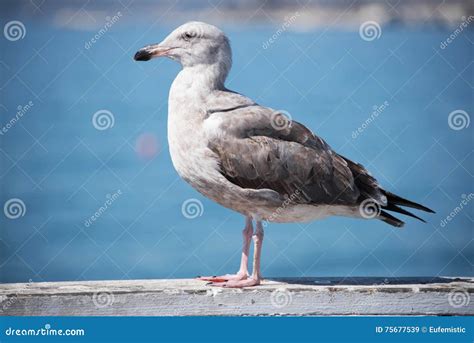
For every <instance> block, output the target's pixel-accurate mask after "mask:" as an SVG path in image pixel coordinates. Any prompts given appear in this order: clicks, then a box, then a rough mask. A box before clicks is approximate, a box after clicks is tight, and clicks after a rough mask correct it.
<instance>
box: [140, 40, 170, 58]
mask: <svg viewBox="0 0 474 343" xmlns="http://www.w3.org/2000/svg"><path fill="white" fill-rule="evenodd" d="M172 49H174V48H170V47H166V46H162V45H160V44H155V45H148V46H146V47H144V48H141V49H140V50H138V51H137V52H136V53H135V56H134V57H133V59H134V60H135V61H149V60H151V59H152V58H155V57H161V56H168V52H169V51H170V50H172Z"/></svg>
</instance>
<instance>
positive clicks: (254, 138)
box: [210, 106, 379, 205]
mask: <svg viewBox="0 0 474 343" xmlns="http://www.w3.org/2000/svg"><path fill="white" fill-rule="evenodd" d="M274 114H275V112H273V111H271V110H270V109H267V108H263V107H260V106H253V107H248V108H243V109H238V110H236V111H232V112H231V113H225V114H219V116H220V120H221V121H222V124H221V126H220V129H221V130H222V131H223V132H224V133H223V134H221V135H219V136H217V137H216V138H215V139H212V141H211V143H210V148H211V149H212V150H213V151H214V152H215V153H216V154H217V156H218V158H219V161H220V167H221V172H222V174H223V175H224V176H225V177H226V178H227V179H228V180H230V181H231V182H233V183H234V184H236V185H238V186H240V187H242V188H252V189H264V188H267V189H272V190H274V191H276V192H278V193H279V194H282V195H283V196H285V195H286V196H288V197H292V198H293V199H295V198H296V202H298V203H307V204H311V203H312V204H334V205H339V204H341V205H355V204H357V203H358V199H359V197H360V195H361V190H360V189H359V188H360V185H363V184H364V185H365V183H366V181H367V180H369V181H370V182H369V183H368V185H367V187H366V188H367V189H365V188H364V189H363V191H364V193H374V194H376V193H379V191H378V190H377V189H378V185H377V184H376V181H375V179H373V178H371V177H370V176H369V175H368V173H367V172H366V171H365V169H363V167H362V166H360V165H356V164H354V163H353V162H351V161H349V160H346V159H345V158H344V157H342V156H340V155H338V154H337V153H335V152H334V151H332V150H331V148H330V147H329V145H328V144H326V143H325V142H324V141H323V140H322V139H321V138H319V137H317V136H316V135H314V134H313V133H312V132H311V131H310V130H308V129H307V128H306V127H305V126H303V125H302V124H300V123H298V122H295V121H288V123H287V124H286V125H284V126H282V127H279V126H278V125H275V117H274ZM272 124H273V125H272ZM357 168H359V169H357ZM360 168H362V169H360ZM364 171H365V173H364ZM355 177H360V178H361V179H364V177H365V178H366V180H363V181H361V182H358V181H357V180H355ZM373 181H375V183H374V182H373ZM369 188H370V190H369Z"/></svg>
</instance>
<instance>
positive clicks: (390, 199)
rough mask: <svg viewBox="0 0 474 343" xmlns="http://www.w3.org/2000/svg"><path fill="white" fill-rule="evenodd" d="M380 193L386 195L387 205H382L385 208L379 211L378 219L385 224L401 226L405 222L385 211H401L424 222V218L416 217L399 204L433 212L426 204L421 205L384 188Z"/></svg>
mask: <svg viewBox="0 0 474 343" xmlns="http://www.w3.org/2000/svg"><path fill="white" fill-rule="evenodd" d="M382 193H383V194H384V195H385V196H386V197H387V205H385V206H382V210H385V211H380V214H379V219H380V220H383V221H384V222H386V223H387V224H390V225H392V226H396V227H402V226H403V225H404V224H405V223H404V222H403V221H401V220H400V219H398V218H396V217H394V216H392V215H391V214H390V213H388V212H386V211H392V212H397V213H401V214H404V215H406V216H409V217H412V218H415V219H418V220H420V221H422V222H423V223H426V221H425V220H424V219H422V218H420V217H418V216H417V215H415V214H413V213H411V212H409V211H407V210H405V209H404V208H401V207H400V206H406V207H411V208H415V209H417V210H422V211H425V212H429V213H435V212H434V211H433V210H432V209H430V208H428V207H426V206H423V205H421V204H418V203H416V202H413V201H410V200H407V199H405V198H402V197H400V196H398V195H396V194H393V193H390V192H387V191H385V190H382ZM399 205H400V206H399Z"/></svg>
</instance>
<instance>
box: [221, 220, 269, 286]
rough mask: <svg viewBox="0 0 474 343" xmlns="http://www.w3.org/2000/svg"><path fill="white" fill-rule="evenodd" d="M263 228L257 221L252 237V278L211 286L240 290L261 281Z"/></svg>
mask: <svg viewBox="0 0 474 343" xmlns="http://www.w3.org/2000/svg"><path fill="white" fill-rule="evenodd" d="M263 236H264V233H263V226H262V222H261V221H257V228H256V230H255V235H254V236H253V241H254V254H253V271H252V276H251V277H250V278H247V279H243V280H229V281H227V282H218V283H215V284H213V285H214V286H221V287H228V288H242V287H251V286H257V285H259V284H260V282H261V280H262V275H261V273H260V258H261V256H262V244H263Z"/></svg>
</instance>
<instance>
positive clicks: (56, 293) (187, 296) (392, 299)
mask: <svg viewBox="0 0 474 343" xmlns="http://www.w3.org/2000/svg"><path fill="white" fill-rule="evenodd" d="M473 293H474V278H399V279H393V278H351V279H347V278H344V279H342V278H298V279H295V278H292V279H289V278H288V279H278V280H277V279H274V280H266V281H265V282H264V283H263V284H262V285H260V286H258V287H253V288H247V289H243V290H242V289H221V288H215V287H210V286H208V285H206V283H205V282H202V281H197V280H192V279H176V280H133V281H80V282H42V283H17V284H1V285H0V314H1V315H7V316H35V315H46V316H193V315H194V316H202V315H204V316H212V315H217V316H276V315H295V316H313V315H474V304H473V303H474V301H471V296H472V295H473Z"/></svg>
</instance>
